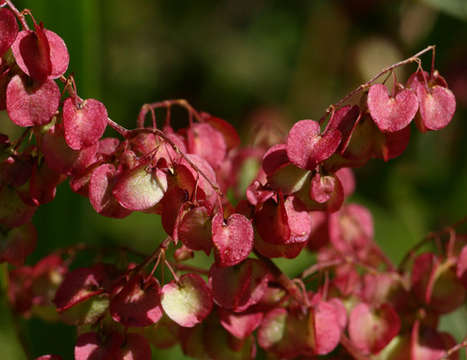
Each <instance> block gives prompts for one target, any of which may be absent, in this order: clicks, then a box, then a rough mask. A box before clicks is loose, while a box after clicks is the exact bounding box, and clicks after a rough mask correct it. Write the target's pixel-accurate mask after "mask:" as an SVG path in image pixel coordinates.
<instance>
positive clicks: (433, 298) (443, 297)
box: [411, 253, 466, 314]
mask: <svg viewBox="0 0 467 360" xmlns="http://www.w3.org/2000/svg"><path fill="white" fill-rule="evenodd" d="M411 283H412V289H413V292H414V293H415V295H416V296H417V298H418V299H419V301H421V302H422V303H425V304H427V305H428V307H429V308H430V309H432V310H435V311H436V312H437V313H440V314H445V313H449V312H451V311H454V310H455V309H457V308H458V307H459V306H461V305H462V304H463V303H464V301H465V298H466V290H465V288H464V286H463V285H462V284H461V283H460V282H459V280H458V278H457V277H456V272H455V264H454V263H453V262H451V261H449V260H446V261H444V262H441V261H440V259H439V258H438V257H437V256H435V255H434V254H431V253H424V254H420V255H419V256H418V257H417V258H416V259H415V261H414V264H413V268H412V277H411Z"/></svg>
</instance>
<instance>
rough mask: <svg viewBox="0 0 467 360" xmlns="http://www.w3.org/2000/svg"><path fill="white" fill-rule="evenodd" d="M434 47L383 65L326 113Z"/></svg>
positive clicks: (433, 47)
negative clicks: (388, 64) (376, 72)
mask: <svg viewBox="0 0 467 360" xmlns="http://www.w3.org/2000/svg"><path fill="white" fill-rule="evenodd" d="M435 48H436V46H435V45H430V46H427V47H426V48H425V49H423V50H421V51H419V52H418V53H416V54H415V55H412V56H411V57H409V58H407V59H405V60H402V61H399V62H397V63H395V64H392V65H390V66H387V67H385V68H384V69H383V70H381V71H380V72H379V73H378V74H377V75H375V76H374V77H372V78H371V79H370V80H368V81H367V82H366V83H364V84H361V85H360V86H358V87H357V88H355V89H354V90H352V91H351V92H349V93H348V94H347V95H345V96H344V97H343V98H342V99H340V100H339V101H338V102H337V103H335V104H333V105H331V106H329V107H328V109H327V110H326V113H329V112H331V111H332V109H333V107H334V108H337V107H339V106H341V105H342V104H344V103H345V102H346V101H347V100H349V99H351V98H352V97H353V96H355V95H356V94H358V93H359V92H361V91H363V90H366V89H367V88H369V87H370V85H371V84H373V83H374V82H375V81H376V80H378V79H379V78H380V77H381V76H383V75H384V74H386V73H388V72H390V71H393V70H394V69H396V68H398V67H401V66H403V65H406V64H410V63H413V62H417V61H418V58H419V57H420V56H421V55H423V54H425V53H427V52H428V51H434V49H435Z"/></svg>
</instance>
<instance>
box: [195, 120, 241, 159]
mask: <svg viewBox="0 0 467 360" xmlns="http://www.w3.org/2000/svg"><path fill="white" fill-rule="evenodd" d="M201 117H202V118H203V121H204V122H206V123H208V124H209V125H211V126H212V127H213V128H214V129H216V130H217V131H219V132H220V133H221V134H222V136H223V137H224V140H225V144H226V145H227V150H231V149H234V148H236V147H237V146H238V145H240V136H238V133H237V130H235V128H234V127H233V126H232V125H231V124H230V123H228V122H227V121H225V120H223V119H221V118H218V117H215V116H212V115H211V114H208V113H204V112H203V113H201Z"/></svg>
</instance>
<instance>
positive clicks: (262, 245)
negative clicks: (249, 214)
mask: <svg viewBox="0 0 467 360" xmlns="http://www.w3.org/2000/svg"><path fill="white" fill-rule="evenodd" d="M306 244H307V242H306V241H303V242H298V243H289V244H273V243H270V242H267V241H265V240H263V238H262V237H261V236H259V235H258V234H257V233H255V250H257V251H258V252H259V253H260V254H261V255H263V256H266V257H268V258H279V257H284V258H287V259H293V258H296V257H297V256H298V255H299V254H300V253H301V251H302V250H303V248H304V247H305V246H306Z"/></svg>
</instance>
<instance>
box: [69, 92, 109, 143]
mask: <svg viewBox="0 0 467 360" xmlns="http://www.w3.org/2000/svg"><path fill="white" fill-rule="evenodd" d="M63 127H64V130H65V140H66V143H67V144H68V146H69V147H70V148H72V149H73V150H81V149H83V148H85V147H88V146H91V145H94V144H95V143H97V142H98V141H99V139H100V138H101V137H102V135H103V134H104V131H105V128H106V127H107V109H106V108H105V106H104V104H102V103H101V102H100V101H97V100H94V99H87V100H84V101H83V102H82V103H80V104H75V102H74V101H73V100H72V98H68V99H66V100H65V102H64V104H63Z"/></svg>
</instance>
